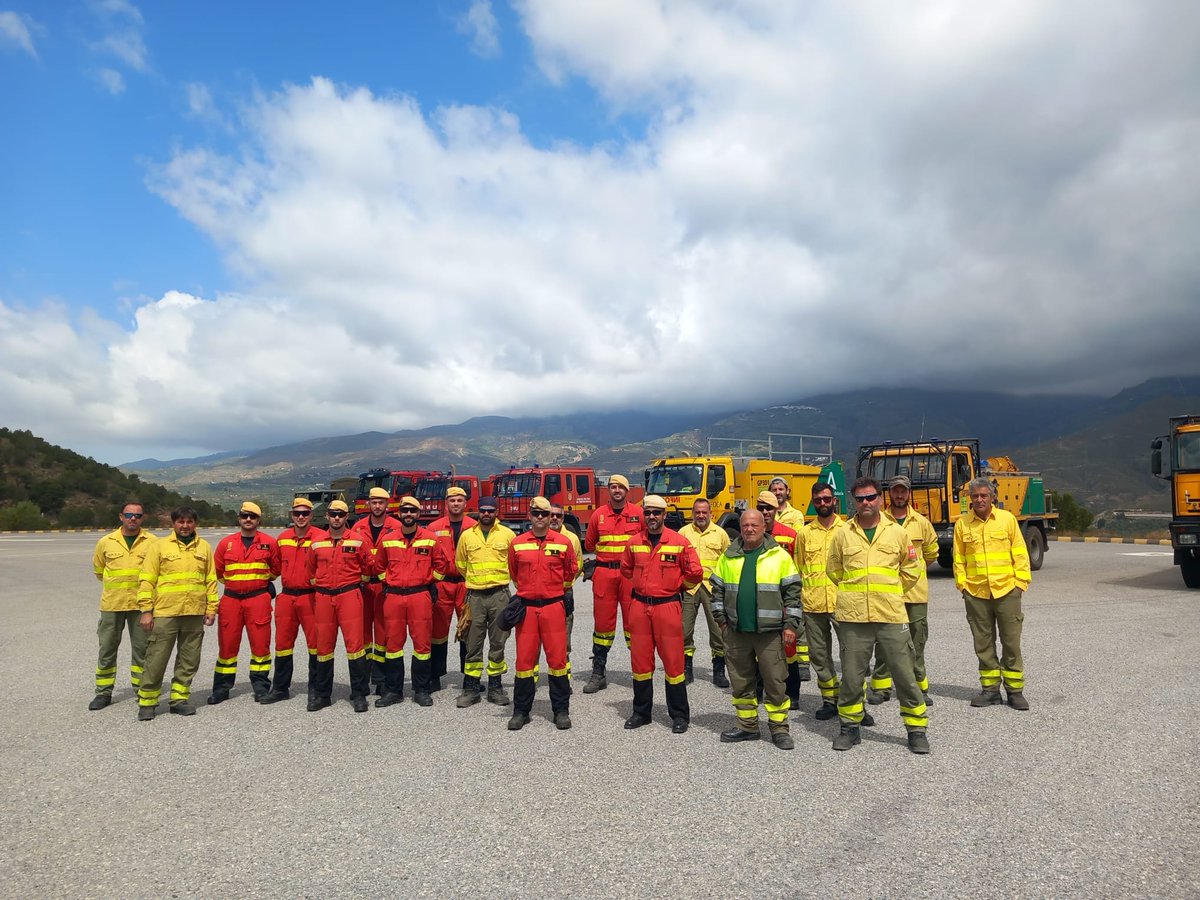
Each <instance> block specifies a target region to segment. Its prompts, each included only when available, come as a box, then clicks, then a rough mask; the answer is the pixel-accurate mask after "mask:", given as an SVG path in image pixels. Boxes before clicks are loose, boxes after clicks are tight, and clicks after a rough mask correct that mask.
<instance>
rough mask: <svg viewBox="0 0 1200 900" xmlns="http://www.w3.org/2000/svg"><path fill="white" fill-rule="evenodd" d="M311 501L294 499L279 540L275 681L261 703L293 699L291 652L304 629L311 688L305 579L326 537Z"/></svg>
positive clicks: (309, 599)
mask: <svg viewBox="0 0 1200 900" xmlns="http://www.w3.org/2000/svg"><path fill="white" fill-rule="evenodd" d="M312 511H313V505H312V501H311V500H309V499H308V498H307V497H297V498H296V499H295V500H293V501H292V527H291V528H287V529H285V530H284V531H283V532H282V533H281V534H280V535H279V537H278V539H277V540H278V542H279V558H280V561H281V563H282V568H281V570H280V573H279V581H280V583H281V584H282V585H283V589H282V590H281V591H280V592H279V596H278V597H276V598H275V678H274V680H273V682H272V684H271V693H269V694H267V696H266V698H264V699H263V703H278V702H279V701H280V700H286V699H288V697H290V696H292V690H291V688H292V668H293V657H292V652H293V650H294V648H295V646H296V635H297V634H298V633H299V630H300V628H303V629H304V643H305V644H306V645H307V646H308V683H309V684H312V680H313V673H314V672H315V671H316V664H317V625H316V621H315V620H314V619H313V587H312V581H310V580H309V576H308V557H309V556H310V555H311V553H312V542H313V541H319V540H321V539H322V538H327V537H329V534H328V533H327V532H325V531H324V530H323V529H321V528H317V527H316V526H315V525H313V524H312Z"/></svg>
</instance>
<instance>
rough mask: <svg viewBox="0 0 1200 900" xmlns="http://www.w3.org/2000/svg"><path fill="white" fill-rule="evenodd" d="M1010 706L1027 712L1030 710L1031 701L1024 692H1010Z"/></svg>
mask: <svg viewBox="0 0 1200 900" xmlns="http://www.w3.org/2000/svg"><path fill="white" fill-rule="evenodd" d="M1008 705H1009V706H1011V707H1012V708H1013V709H1020V710H1025V709H1029V701H1028V700H1026V699H1025V692H1024V691H1009V692H1008Z"/></svg>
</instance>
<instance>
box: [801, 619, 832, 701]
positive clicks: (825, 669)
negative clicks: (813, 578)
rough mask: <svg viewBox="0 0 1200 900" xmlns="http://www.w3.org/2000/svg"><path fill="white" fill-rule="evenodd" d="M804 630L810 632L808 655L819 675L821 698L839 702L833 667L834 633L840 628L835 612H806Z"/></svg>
mask: <svg viewBox="0 0 1200 900" xmlns="http://www.w3.org/2000/svg"><path fill="white" fill-rule="evenodd" d="M804 630H805V632H806V633H807V634H808V655H809V659H810V661H811V662H812V667H813V671H814V672H815V673H816V675H817V687H818V688H819V689H820V691H821V700H822V701H823V702H825V703H837V697H838V676H837V670H836V669H835V668H834V667H833V635H834V633H835V632H836V631H837V630H838V623H837V620H836V619H834V618H833V613H810V612H806V613H805V614H804Z"/></svg>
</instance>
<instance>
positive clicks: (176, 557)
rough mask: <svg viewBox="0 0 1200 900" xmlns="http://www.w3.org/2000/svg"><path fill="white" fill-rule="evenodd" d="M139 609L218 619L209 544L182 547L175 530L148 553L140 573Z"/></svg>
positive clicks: (199, 540)
mask: <svg viewBox="0 0 1200 900" xmlns="http://www.w3.org/2000/svg"><path fill="white" fill-rule="evenodd" d="M138 577H139V581H140V584H139V585H138V609H140V610H141V611H142V612H149V613H153V614H154V615H155V616H215V615H216V614H217V567H216V565H215V564H214V563H213V551H212V547H210V546H209V544H208V541H206V540H204V538H202V537H199V536H197V537H194V538H192V540H191V543H189V544H186V545H185V544H183V543H181V542H180V540H179V538H178V537H177V536H176V535H175V532H174V531H172V532H171V533H170V534H169V535H167V536H166V537H162V538H159V539H158V540H156V541H155V542H154V543H153V544H151V545H150V546H149V548H147V550H146V558H145V559H143V560H142V570H141V573H140V574H139V576H138Z"/></svg>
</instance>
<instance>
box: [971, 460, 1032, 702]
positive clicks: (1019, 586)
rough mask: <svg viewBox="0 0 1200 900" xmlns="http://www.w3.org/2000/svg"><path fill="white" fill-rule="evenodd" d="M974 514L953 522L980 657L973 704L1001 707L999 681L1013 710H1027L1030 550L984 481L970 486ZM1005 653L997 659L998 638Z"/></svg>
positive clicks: (1018, 527)
mask: <svg viewBox="0 0 1200 900" xmlns="http://www.w3.org/2000/svg"><path fill="white" fill-rule="evenodd" d="M967 492H968V496H969V497H970V499H971V510H970V512H968V513H967V514H966V515H965V516H962V517H961V518H960V519H959V520H958V521H957V522H955V523H954V586H955V587H956V588H958V589H959V590H960V591H962V595H963V600H964V601H965V602H966V605H967V622H968V623H969V624H970V626H971V635H972V636H973V637H974V639H975V655H976V657H978V659H979V684H980V688H981V689H980V692H979V693H978V694H977V695H975V696H974V697H972V698H971V705H972V706H991V705H992V704H996V703H1000V702H1001V700H1000V682H1001V681H1003V682H1004V690H1005V691H1006V692H1007V694H1008V705H1009V706H1011V707H1012V708H1013V709H1029V701H1028V700H1026V699H1025V662H1024V660H1023V659H1022V658H1021V626H1022V623H1023V622H1024V621H1025V615H1024V613H1022V612H1021V597H1022V596H1023V595H1024V593H1025V591H1027V590H1029V581H1030V577H1031V576H1030V571H1029V550H1028V549H1027V548H1026V546H1025V538H1024V537H1022V535H1021V526H1020V524H1019V523H1018V522H1017V518H1016V516H1014V515H1013V514H1012V513H1010V512H1008V511H1007V510H1003V509H998V508H996V507H995V506H994V504H995V501H996V493H995V488H993V487H992V483H991V482H990V481H988V480H987V479H986V478H976V479H975V480H974V481H972V482H971V483H970V484H968V485H967ZM997 632H999V635H1000V646H1001V653H1000V655H999V657H998V658H997V654H996V634H997Z"/></svg>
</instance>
